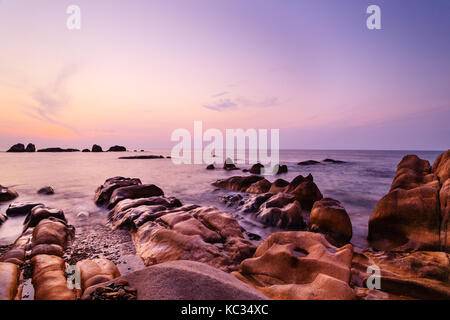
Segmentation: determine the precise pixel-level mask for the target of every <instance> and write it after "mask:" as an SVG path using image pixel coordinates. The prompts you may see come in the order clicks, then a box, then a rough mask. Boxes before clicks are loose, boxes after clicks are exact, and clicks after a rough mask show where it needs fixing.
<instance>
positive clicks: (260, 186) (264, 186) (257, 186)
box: [245, 179, 272, 194]
mask: <svg viewBox="0 0 450 320" xmlns="http://www.w3.org/2000/svg"><path fill="white" fill-rule="evenodd" d="M271 186H272V184H271V183H270V181H269V180H267V179H261V180H259V181H258V182H255V183H253V184H252V185H250V187H248V188H247V189H246V190H245V192H246V193H254V194H261V193H267V192H269V190H270V187H271Z"/></svg>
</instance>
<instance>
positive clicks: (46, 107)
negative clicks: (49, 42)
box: [27, 65, 79, 134]
mask: <svg viewBox="0 0 450 320" xmlns="http://www.w3.org/2000/svg"><path fill="white" fill-rule="evenodd" d="M77 71H78V67H77V66H76V65H68V66H66V67H64V68H63V69H62V70H61V71H60V72H59V73H58V74H57V76H56V78H55V80H54V81H53V82H52V83H50V84H49V85H48V86H46V87H44V88H37V89H34V90H33V91H32V93H31V98H32V99H33V101H34V104H33V105H31V106H29V109H31V112H27V114H28V116H30V117H32V118H34V119H38V120H41V121H46V122H49V123H51V124H55V125H58V126H61V127H64V128H66V129H69V130H71V131H73V132H75V133H76V134H79V131H78V130H77V129H76V128H74V127H72V126H70V125H68V124H65V123H63V122H61V121H58V120H57V119H55V117H56V116H57V115H58V112H60V111H61V109H63V108H64V107H66V106H67V105H68V104H69V102H70V97H69V95H68V94H67V91H66V86H67V82H68V80H69V79H70V78H71V77H72V76H73V75H74V74H76V73H77Z"/></svg>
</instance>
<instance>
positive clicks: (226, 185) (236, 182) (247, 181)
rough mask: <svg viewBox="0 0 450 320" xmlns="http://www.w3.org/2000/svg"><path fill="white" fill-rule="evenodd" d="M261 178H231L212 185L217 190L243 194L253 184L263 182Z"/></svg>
mask: <svg viewBox="0 0 450 320" xmlns="http://www.w3.org/2000/svg"><path fill="white" fill-rule="evenodd" d="M263 179H264V178H263V177H261V176H248V177H239V176H236V177H231V178H228V179H223V180H217V181H216V182H214V183H213V184H212V185H213V186H215V187H218V188H222V189H227V190H231V191H238V192H245V191H246V190H247V189H248V188H249V187H250V186H251V185H253V184H254V183H256V182H258V181H261V180H263Z"/></svg>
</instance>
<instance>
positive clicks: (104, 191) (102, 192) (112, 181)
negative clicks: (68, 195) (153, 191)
mask: <svg viewBox="0 0 450 320" xmlns="http://www.w3.org/2000/svg"><path fill="white" fill-rule="evenodd" d="M140 184H142V182H141V180H139V179H137V178H124V177H113V178H109V179H107V180H106V181H105V183H104V184H103V185H101V186H100V187H98V188H97V191H96V192H95V197H94V201H95V203H96V204H97V205H104V204H106V203H108V202H109V199H110V198H111V195H112V193H113V191H114V190H116V189H118V188H121V187H128V186H135V185H140Z"/></svg>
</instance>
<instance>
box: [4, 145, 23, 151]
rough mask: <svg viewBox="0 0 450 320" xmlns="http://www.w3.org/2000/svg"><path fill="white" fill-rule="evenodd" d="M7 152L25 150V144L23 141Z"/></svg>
mask: <svg viewBox="0 0 450 320" xmlns="http://www.w3.org/2000/svg"><path fill="white" fill-rule="evenodd" d="M6 152H25V146H24V145H23V144H22V143H18V144H15V145H13V146H12V147H11V148H9V150H8V151H6Z"/></svg>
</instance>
